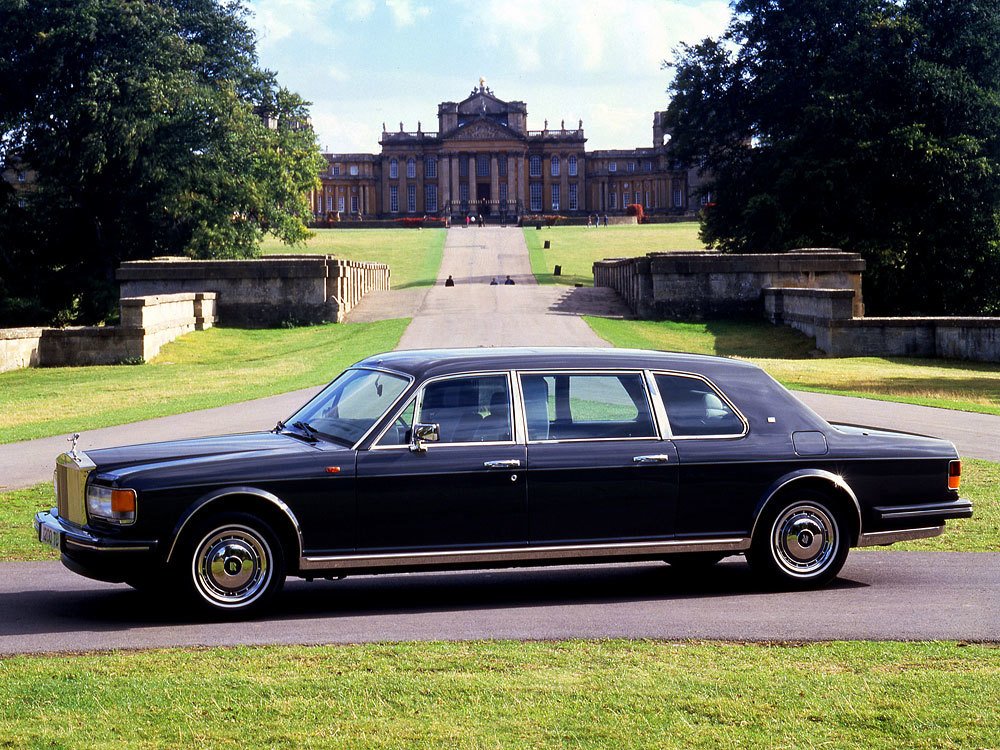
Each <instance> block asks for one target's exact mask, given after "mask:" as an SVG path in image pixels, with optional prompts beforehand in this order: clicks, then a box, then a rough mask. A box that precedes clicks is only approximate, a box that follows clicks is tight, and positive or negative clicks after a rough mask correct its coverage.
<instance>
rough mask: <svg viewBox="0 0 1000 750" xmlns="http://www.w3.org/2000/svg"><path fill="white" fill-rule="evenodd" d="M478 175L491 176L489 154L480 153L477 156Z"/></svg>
mask: <svg viewBox="0 0 1000 750" xmlns="http://www.w3.org/2000/svg"><path fill="white" fill-rule="evenodd" d="M476 176H477V177H489V176H490V157H489V155H488V154H479V156H477V157H476Z"/></svg>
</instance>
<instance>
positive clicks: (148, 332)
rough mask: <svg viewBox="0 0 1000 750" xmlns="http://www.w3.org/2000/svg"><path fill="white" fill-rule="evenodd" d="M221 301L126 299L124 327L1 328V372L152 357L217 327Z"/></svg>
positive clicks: (203, 296)
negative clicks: (181, 339) (173, 343)
mask: <svg viewBox="0 0 1000 750" xmlns="http://www.w3.org/2000/svg"><path fill="white" fill-rule="evenodd" d="M215 302H216V299H215V294H214V293H211V292H203V293H197V294H195V293H186V294H167V295H157V296H150V297H140V298H126V299H123V300H122V301H121V325H117V326H73V327H69V328H9V329H4V330H0V371H3V370H12V369H17V368H19V367H68V366H76V365H113V364H118V363H121V362H124V361H128V360H132V361H139V360H143V361H144V360H148V359H152V358H153V357H155V356H156V355H157V354H158V353H159V352H160V349H161V348H162V347H163V345H164V344H166V343H167V342H169V341H173V340H174V339H175V338H177V337H178V336H182V335H184V334H185V333H188V332H190V331H196V330H197V331H200V330H204V329H205V328H210V327H211V326H212V325H214V324H215Z"/></svg>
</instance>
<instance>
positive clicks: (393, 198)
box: [389, 185, 399, 214]
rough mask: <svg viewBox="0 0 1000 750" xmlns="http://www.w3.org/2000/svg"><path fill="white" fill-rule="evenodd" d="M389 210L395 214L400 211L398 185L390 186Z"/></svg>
mask: <svg viewBox="0 0 1000 750" xmlns="http://www.w3.org/2000/svg"><path fill="white" fill-rule="evenodd" d="M389 211H390V212H391V213H394V214H398V213H399V187H398V186H397V185H390V186H389Z"/></svg>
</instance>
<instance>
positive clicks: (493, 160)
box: [490, 153, 500, 213]
mask: <svg viewBox="0 0 1000 750" xmlns="http://www.w3.org/2000/svg"><path fill="white" fill-rule="evenodd" d="M499 200H500V160H499V159H497V155H496V154H495V153H494V154H491V155H490V204H491V205H490V213H494V209H493V206H499V205H500V204H499V202H498V201H499Z"/></svg>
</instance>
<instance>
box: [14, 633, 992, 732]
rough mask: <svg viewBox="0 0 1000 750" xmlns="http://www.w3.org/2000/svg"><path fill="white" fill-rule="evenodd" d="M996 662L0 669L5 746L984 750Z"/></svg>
mask: <svg viewBox="0 0 1000 750" xmlns="http://www.w3.org/2000/svg"><path fill="white" fill-rule="evenodd" d="M998 691H1000V649H997V648H996V647H993V646H989V645H977V644H968V645H967V644H958V643H938V642H931V643H864V642H834V643H819V644H809V645H799V644H796V645H750V644H718V643H699V642H685V643H663V642H650V641H635V642H633V641H621V640H615V641H564V642H542V643H537V642H536V643H518V642H509V641H500V642H495V641H494V642H466V643H399V644H373V645H355V646H320V647H301V646H289V647H267V648H229V649H209V650H195V651H190V650H166V651H144V652H117V653H112V654H107V655H69V656H66V655H60V656H44V657H33V656H18V657H12V658H6V659H3V660H0V746H2V747H5V748H41V747H58V748H88V750H89V749H91V748H122V747H125V748H152V747H181V746H188V747H211V748H220V749H222V748H255V749H256V748H349V749H350V750H355V749H356V748H441V747H446V748H552V747H573V748H609V747H620V748H655V749H656V750H662V749H665V748H720V747H726V748H730V747H731V748H764V747H769V748H887V749H888V750H898V748H901V747H905V748H987V747H997V746H998V745H1000V723H998V722H997V721H996V699H997V695H998Z"/></svg>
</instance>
